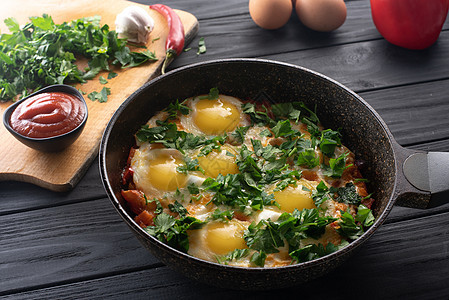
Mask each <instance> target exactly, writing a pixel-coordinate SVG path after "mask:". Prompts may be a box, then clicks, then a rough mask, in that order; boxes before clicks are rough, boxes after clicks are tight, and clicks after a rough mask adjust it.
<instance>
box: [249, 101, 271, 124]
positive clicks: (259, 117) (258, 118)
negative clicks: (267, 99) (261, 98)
mask: <svg viewBox="0 0 449 300" xmlns="http://www.w3.org/2000/svg"><path fill="white" fill-rule="evenodd" d="M261 108H262V109H264V110H265V111H260V110H257V109H256V106H255V105H254V104H253V103H250V102H248V103H244V104H242V111H243V112H244V113H245V114H247V115H249V117H250V119H251V123H252V124H253V125H254V124H256V125H258V126H265V125H273V126H274V124H275V122H274V121H273V119H271V118H270V117H269V116H268V109H267V108H266V107H265V106H264V105H262V106H261Z"/></svg>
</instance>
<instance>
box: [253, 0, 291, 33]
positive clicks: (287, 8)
mask: <svg viewBox="0 0 449 300" xmlns="http://www.w3.org/2000/svg"><path fill="white" fill-rule="evenodd" d="M292 10H293V4H292V1H291V0H249V14H250V15H251V18H252V19H253V21H254V23H256V24H257V25H258V26H260V27H262V28H264V29H278V28H281V27H282V26H284V25H285V23H287V22H288V20H289V19H290V16H291V14H292Z"/></svg>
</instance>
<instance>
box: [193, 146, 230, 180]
mask: <svg viewBox="0 0 449 300" xmlns="http://www.w3.org/2000/svg"><path fill="white" fill-rule="evenodd" d="M236 157H237V150H236V149H235V148H234V147H232V146H231V145H227V144H226V145H223V146H221V148H220V149H215V150H213V151H212V152H210V153H209V154H207V155H205V156H198V158H197V159H198V164H199V165H200V167H201V168H202V169H203V170H204V174H205V175H206V176H207V177H212V178H216V177H217V176H218V174H221V175H223V176H225V175H227V174H237V173H238V172H239V167H238V166H237V163H236Z"/></svg>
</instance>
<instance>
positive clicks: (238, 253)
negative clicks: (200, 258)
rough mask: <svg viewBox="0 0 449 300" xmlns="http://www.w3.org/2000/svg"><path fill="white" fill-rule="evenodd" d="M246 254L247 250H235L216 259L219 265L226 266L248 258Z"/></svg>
mask: <svg viewBox="0 0 449 300" xmlns="http://www.w3.org/2000/svg"><path fill="white" fill-rule="evenodd" d="M248 254H249V249H235V250H234V251H231V252H229V253H228V254H226V255H223V256H217V257H216V259H217V262H218V263H219V264H227V263H228V262H230V261H235V260H239V259H240V258H243V257H245V256H248Z"/></svg>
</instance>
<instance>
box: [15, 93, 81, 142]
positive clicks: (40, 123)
mask: <svg viewBox="0 0 449 300" xmlns="http://www.w3.org/2000/svg"><path fill="white" fill-rule="evenodd" d="M85 114H86V110H85V106H84V103H83V102H82V101H81V100H80V99H78V98H77V97H76V96H74V95H71V94H66V93H61V92H52V93H41V94H38V95H35V96H33V97H30V98H28V99H27V100H25V101H24V102H22V103H21V104H19V106H17V108H16V109H15V110H14V111H13V113H12V114H11V118H10V121H9V123H10V125H11V127H12V128H13V129H14V130H15V131H16V132H17V133H19V134H21V135H24V136H27V137H31V138H48V137H54V136H58V135H61V134H64V133H67V132H69V131H72V130H73V129H75V128H76V127H78V125H80V124H81V122H82V121H83V119H84V116H85Z"/></svg>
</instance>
